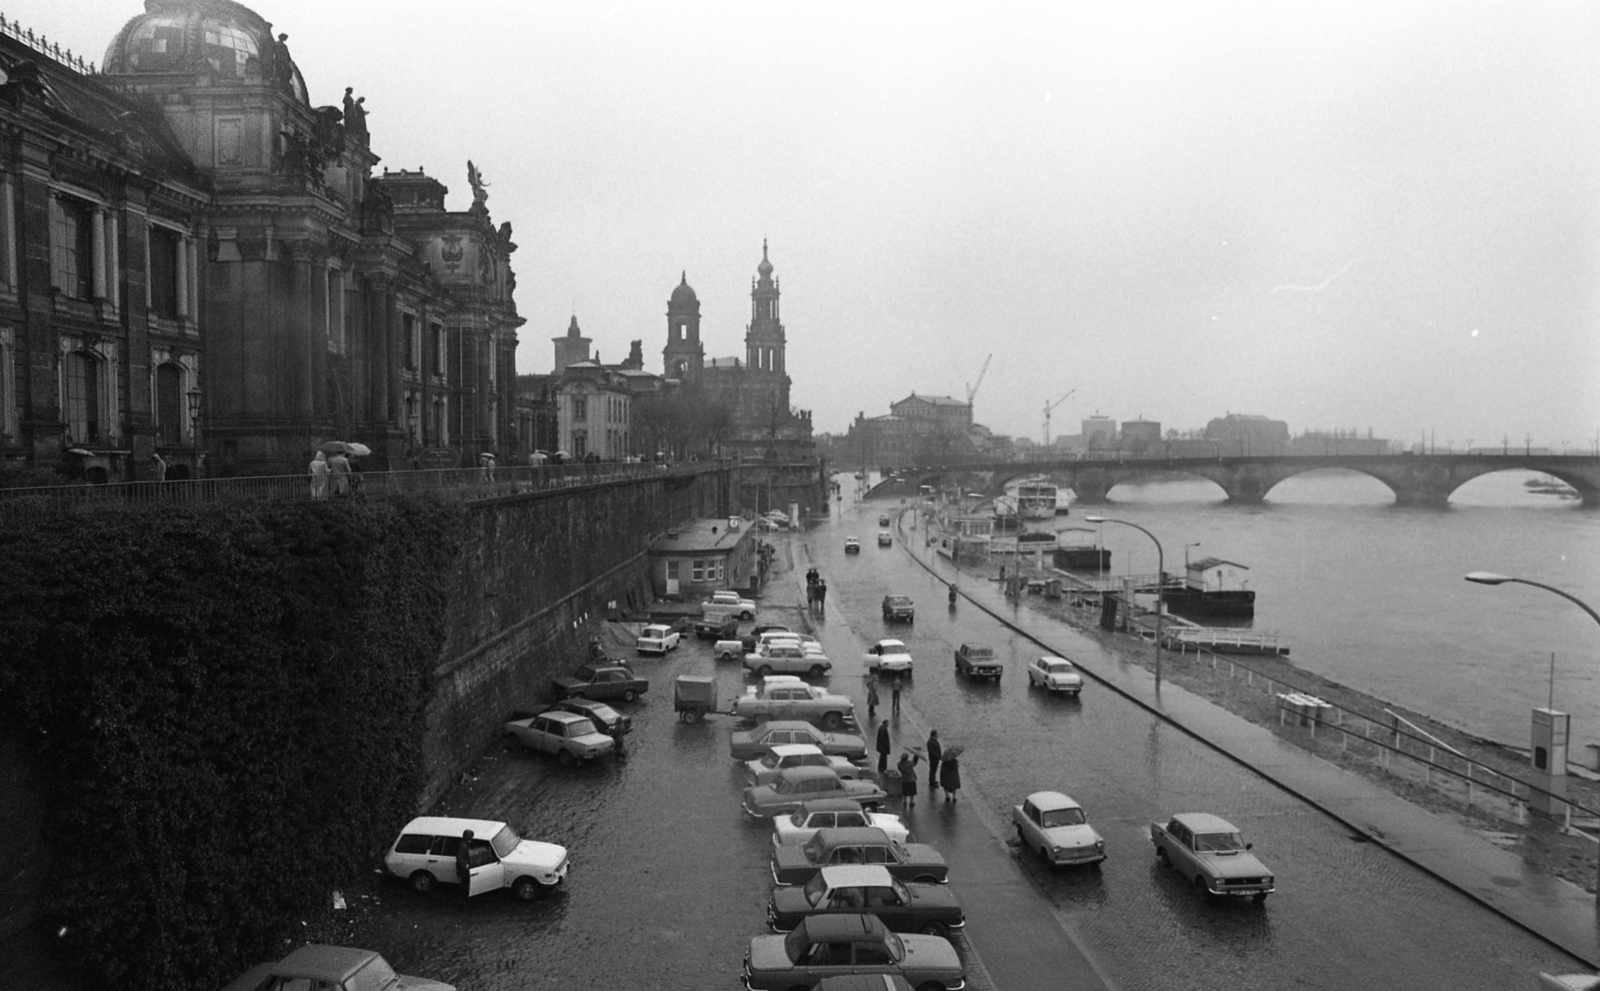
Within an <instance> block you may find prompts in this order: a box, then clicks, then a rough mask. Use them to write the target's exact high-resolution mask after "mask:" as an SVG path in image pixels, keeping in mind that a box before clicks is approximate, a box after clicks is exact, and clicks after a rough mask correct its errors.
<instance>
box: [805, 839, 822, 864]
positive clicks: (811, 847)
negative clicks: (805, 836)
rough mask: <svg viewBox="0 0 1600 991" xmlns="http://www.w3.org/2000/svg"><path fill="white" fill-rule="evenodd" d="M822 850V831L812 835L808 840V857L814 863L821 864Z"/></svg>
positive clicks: (806, 847)
mask: <svg viewBox="0 0 1600 991" xmlns="http://www.w3.org/2000/svg"><path fill="white" fill-rule="evenodd" d="M822 850H823V846H822V834H821V833H817V834H815V835H814V836H812V837H811V839H809V840H807V841H806V845H805V851H806V859H807V860H809V861H811V862H812V863H813V864H819V863H821V862H822Z"/></svg>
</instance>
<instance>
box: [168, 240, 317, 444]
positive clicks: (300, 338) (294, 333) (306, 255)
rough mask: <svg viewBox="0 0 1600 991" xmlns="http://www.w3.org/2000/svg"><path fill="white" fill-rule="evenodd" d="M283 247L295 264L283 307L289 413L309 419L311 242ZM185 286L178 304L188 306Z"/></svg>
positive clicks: (181, 286)
mask: <svg viewBox="0 0 1600 991" xmlns="http://www.w3.org/2000/svg"><path fill="white" fill-rule="evenodd" d="M285 250H288V251H292V252H293V255H292V263H293V265H294V292H293V295H292V296H291V298H290V300H289V305H288V306H287V307H286V309H287V311H288V312H287V313H286V316H287V317H288V324H289V325H288V326H287V327H286V328H284V329H285V331H286V335H285V336H286V337H287V338H288V342H289V346H290V347H291V348H293V351H292V352H291V354H292V357H291V358H290V360H291V361H292V362H293V367H294V372H293V385H292V386H291V387H290V389H289V396H288V398H289V407H290V410H291V413H290V415H291V416H295V417H305V418H306V419H308V420H309V419H310V418H311V417H312V416H313V415H314V414H315V412H316V407H315V405H314V403H313V398H312V386H311V382H312V378H313V370H312V356H311V349H312V346H313V345H314V344H315V342H316V334H315V332H314V331H315V321H314V320H313V319H312V314H313V313H314V312H316V311H315V309H314V307H315V302H316V294H315V291H314V290H313V287H312V281H311V274H312V272H313V271H314V268H313V266H312V258H311V246H310V245H307V244H295V245H292V246H290V247H288V248H286V249H285ZM179 254H180V255H182V256H183V258H180V264H179V268H178V270H179V271H180V272H181V271H183V269H184V265H183V264H182V262H183V261H184V260H185V259H187V257H188V247H187V245H185V247H184V248H183V250H182V251H180V252H179ZM188 298H189V297H188V286H187V285H186V284H184V283H181V282H180V283H179V285H178V305H179V306H182V307H187V306H188Z"/></svg>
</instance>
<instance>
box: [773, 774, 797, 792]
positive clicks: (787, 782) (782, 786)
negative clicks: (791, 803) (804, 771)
mask: <svg viewBox="0 0 1600 991" xmlns="http://www.w3.org/2000/svg"><path fill="white" fill-rule="evenodd" d="M772 790H773V791H775V792H777V793H778V794H780V795H787V794H789V793H790V792H791V791H794V781H793V780H792V779H790V778H779V779H778V780H776V781H774V782H773V783H772Z"/></svg>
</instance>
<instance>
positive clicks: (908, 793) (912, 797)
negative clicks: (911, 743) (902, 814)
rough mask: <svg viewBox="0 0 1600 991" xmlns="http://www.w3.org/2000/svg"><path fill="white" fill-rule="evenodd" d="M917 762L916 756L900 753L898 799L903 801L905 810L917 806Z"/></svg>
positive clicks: (903, 751)
mask: <svg viewBox="0 0 1600 991" xmlns="http://www.w3.org/2000/svg"><path fill="white" fill-rule="evenodd" d="M917 760H918V758H917V755H916V754H913V753H911V752H909V751H906V750H902V751H900V763H899V764H898V765H897V767H898V770H899V771H900V797H901V798H903V799H905V808H906V809H907V810H909V809H910V808H911V807H912V806H914V805H916V804H917Z"/></svg>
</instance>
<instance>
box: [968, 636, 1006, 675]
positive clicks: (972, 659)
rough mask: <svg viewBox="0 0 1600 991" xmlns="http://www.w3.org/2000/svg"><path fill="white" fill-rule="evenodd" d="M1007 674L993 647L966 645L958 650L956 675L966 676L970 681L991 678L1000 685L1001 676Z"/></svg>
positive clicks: (974, 644) (975, 644)
mask: <svg viewBox="0 0 1600 991" xmlns="http://www.w3.org/2000/svg"><path fill="white" fill-rule="evenodd" d="M1005 673H1006V669H1005V666H1004V665H1002V664H1001V663H1000V658H998V657H997V656H995V652H994V648H993V647H989V646H985V645H984V644H981V643H964V644H962V645H961V646H960V647H958V648H956V674H964V675H966V676H967V679H968V680H969V681H970V680H972V679H975V678H989V679H992V680H993V681H995V682H997V683H998V682H999V681H1000V676H1001V675H1003V674H1005Z"/></svg>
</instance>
